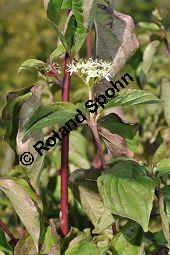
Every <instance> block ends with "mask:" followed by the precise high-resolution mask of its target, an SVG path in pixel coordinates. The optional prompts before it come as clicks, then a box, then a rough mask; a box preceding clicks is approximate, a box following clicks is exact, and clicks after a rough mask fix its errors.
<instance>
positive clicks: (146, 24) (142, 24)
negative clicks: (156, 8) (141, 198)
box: [138, 22, 160, 31]
mask: <svg viewBox="0 0 170 255" xmlns="http://www.w3.org/2000/svg"><path fill="white" fill-rule="evenodd" d="M138 25H139V26H140V27H142V28H144V29H147V30H152V31H159V30H160V27H159V26H158V25H157V24H156V23H153V22H139V23H138Z"/></svg>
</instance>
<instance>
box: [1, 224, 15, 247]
mask: <svg viewBox="0 0 170 255" xmlns="http://www.w3.org/2000/svg"><path fill="white" fill-rule="evenodd" d="M0 227H1V228H2V229H3V230H4V231H5V233H6V234H7V235H8V236H9V237H10V238H11V240H12V241H13V242H14V244H15V245H16V244H17V239H16V238H15V237H14V236H13V234H12V233H11V232H10V231H9V229H8V228H7V226H6V225H5V224H4V223H3V222H2V221H1V220H0Z"/></svg>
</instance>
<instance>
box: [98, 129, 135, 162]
mask: <svg viewBox="0 0 170 255" xmlns="http://www.w3.org/2000/svg"><path fill="white" fill-rule="evenodd" d="M98 130H99V134H100V135H101V137H102V138H103V141H104V142H105V144H106V146H107V148H108V150H109V152H110V154H111V155H112V156H113V157H133V152H131V151H130V150H128V149H127V145H126V142H125V139H124V138H123V137H121V136H120V135H117V134H112V133H111V132H110V131H109V130H108V129H106V128H102V127H98Z"/></svg>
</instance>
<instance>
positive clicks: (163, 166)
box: [157, 158, 170, 177]
mask: <svg viewBox="0 0 170 255" xmlns="http://www.w3.org/2000/svg"><path fill="white" fill-rule="evenodd" d="M157 171H158V176H159V177H160V176H163V175H166V174H170V158H165V159H162V160H161V161H160V162H159V163H158V164H157Z"/></svg>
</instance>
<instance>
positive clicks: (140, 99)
mask: <svg viewBox="0 0 170 255" xmlns="http://www.w3.org/2000/svg"><path fill="white" fill-rule="evenodd" d="M160 102H161V100H160V99H158V98H157V97H156V96H155V95H153V94H152V93H150V92H147V91H144V90H137V89H123V90H121V91H120V92H119V93H117V94H116V96H115V97H114V98H113V99H111V100H110V101H109V102H108V103H107V104H106V105H105V109H107V108H109V107H115V106H131V105H141V104H156V103H160Z"/></svg>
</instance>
